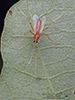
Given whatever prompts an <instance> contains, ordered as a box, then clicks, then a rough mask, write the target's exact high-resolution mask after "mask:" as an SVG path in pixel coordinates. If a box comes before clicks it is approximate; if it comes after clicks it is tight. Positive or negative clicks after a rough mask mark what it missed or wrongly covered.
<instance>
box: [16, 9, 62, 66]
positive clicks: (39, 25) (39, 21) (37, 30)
mask: <svg viewBox="0 0 75 100" xmlns="http://www.w3.org/2000/svg"><path fill="white" fill-rule="evenodd" d="M18 9H19V10H20V11H21V13H22V14H23V15H24V16H25V18H26V19H27V20H28V22H29V24H30V26H31V28H32V30H33V32H32V31H28V32H26V33H25V34H24V35H26V34H28V33H29V32H30V33H31V34H32V35H34V43H38V42H39V39H40V36H47V37H48V39H49V40H51V41H53V42H55V43H58V42H56V41H54V40H52V39H50V38H49V36H48V34H41V33H42V32H43V31H45V30H46V29H48V28H49V26H50V25H51V24H52V23H53V22H55V21H56V20H57V19H59V18H60V17H61V16H62V15H63V14H61V15H60V16H58V17H57V18H56V19H54V20H53V21H52V22H51V23H50V24H49V25H48V26H47V27H46V28H44V25H45V21H46V17H45V16H43V17H42V18H38V16H37V15H34V16H33V26H32V24H31V22H30V21H29V19H28V17H27V16H26V15H25V14H24V13H23V11H22V10H21V9H20V8H18ZM15 36H22V35H14V37H15ZM33 52H34V48H33ZM33 52H32V55H31V58H30V61H29V63H28V65H27V66H26V68H27V67H28V66H29V64H30V62H31V60H32V57H33ZM35 60H36V59H35ZM35 66H36V64H35Z"/></svg>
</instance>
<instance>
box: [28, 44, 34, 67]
mask: <svg viewBox="0 0 75 100" xmlns="http://www.w3.org/2000/svg"><path fill="white" fill-rule="evenodd" d="M34 48H35V45H34ZM34 48H33V51H32V55H31V58H30V60H29V62H28V64H27V66H26V68H27V67H28V66H29V65H30V63H31V60H32V58H33V54H34Z"/></svg>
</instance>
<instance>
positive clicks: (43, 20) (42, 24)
mask: <svg viewBox="0 0 75 100" xmlns="http://www.w3.org/2000/svg"><path fill="white" fill-rule="evenodd" d="M40 20H41V29H40V33H42V30H43V28H44V24H45V21H46V17H45V16H43V17H42V18H41V19H40Z"/></svg>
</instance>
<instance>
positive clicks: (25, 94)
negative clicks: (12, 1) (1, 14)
mask: <svg viewBox="0 0 75 100" xmlns="http://www.w3.org/2000/svg"><path fill="white" fill-rule="evenodd" d="M18 7H19V8H20V9H21V10H22V11H23V12H24V13H25V15H26V16H27V17H28V19H29V20H30V21H31V23H32V25H33V21H32V17H33V15H34V14H37V16H39V17H42V16H45V17H46V22H45V27H47V26H48V25H49V24H50V22H52V21H53V20H54V19H55V18H57V17H58V16H60V15H61V14H64V15H63V16H62V17H61V18H59V19H58V20H57V21H55V22H54V23H52V24H51V26H50V27H49V28H48V29H47V30H46V31H44V32H43V33H42V34H48V35H49V37H50V38H51V39H52V40H54V41H56V42H59V45H58V44H57V43H54V42H52V41H50V40H49V39H48V38H47V37H46V36H41V38H40V43H39V45H37V44H34V43H33V36H32V34H30V33H28V34H27V35H24V36H17V37H16V36H15V37H13V35H23V34H25V33H26V32H28V31H30V30H32V29H31V27H30V24H29V22H28V21H27V19H26V18H25V17H24V15H23V14H22V13H21V11H20V10H19V9H18ZM11 10H12V12H13V14H12V16H11V15H10V14H9V13H8V14H7V16H6V19H5V27H4V31H3V34H2V37H1V53H2V57H3V62H4V63H3V64H4V65H3V71H2V74H1V77H0V100H43V99H47V100H50V99H53V98H54V99H55V100H57V99H61V100H62V99H67V100H73V99H75V97H74V94H73V92H74V90H75V5H74V0H66V1H64V2H63V0H52V1H51V0H27V1H26V0H21V1H20V2H19V3H17V4H16V5H14V6H13V7H12V8H11ZM29 63H30V64H29ZM26 67H27V68H26Z"/></svg>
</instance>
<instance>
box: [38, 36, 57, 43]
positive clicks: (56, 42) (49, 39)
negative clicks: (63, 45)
mask: <svg viewBox="0 0 75 100" xmlns="http://www.w3.org/2000/svg"><path fill="white" fill-rule="evenodd" d="M40 36H47V37H48V39H49V40H51V41H53V42H55V43H57V44H59V43H58V42H56V41H54V40H52V39H50V38H49V36H48V34H41V35H40Z"/></svg>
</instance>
